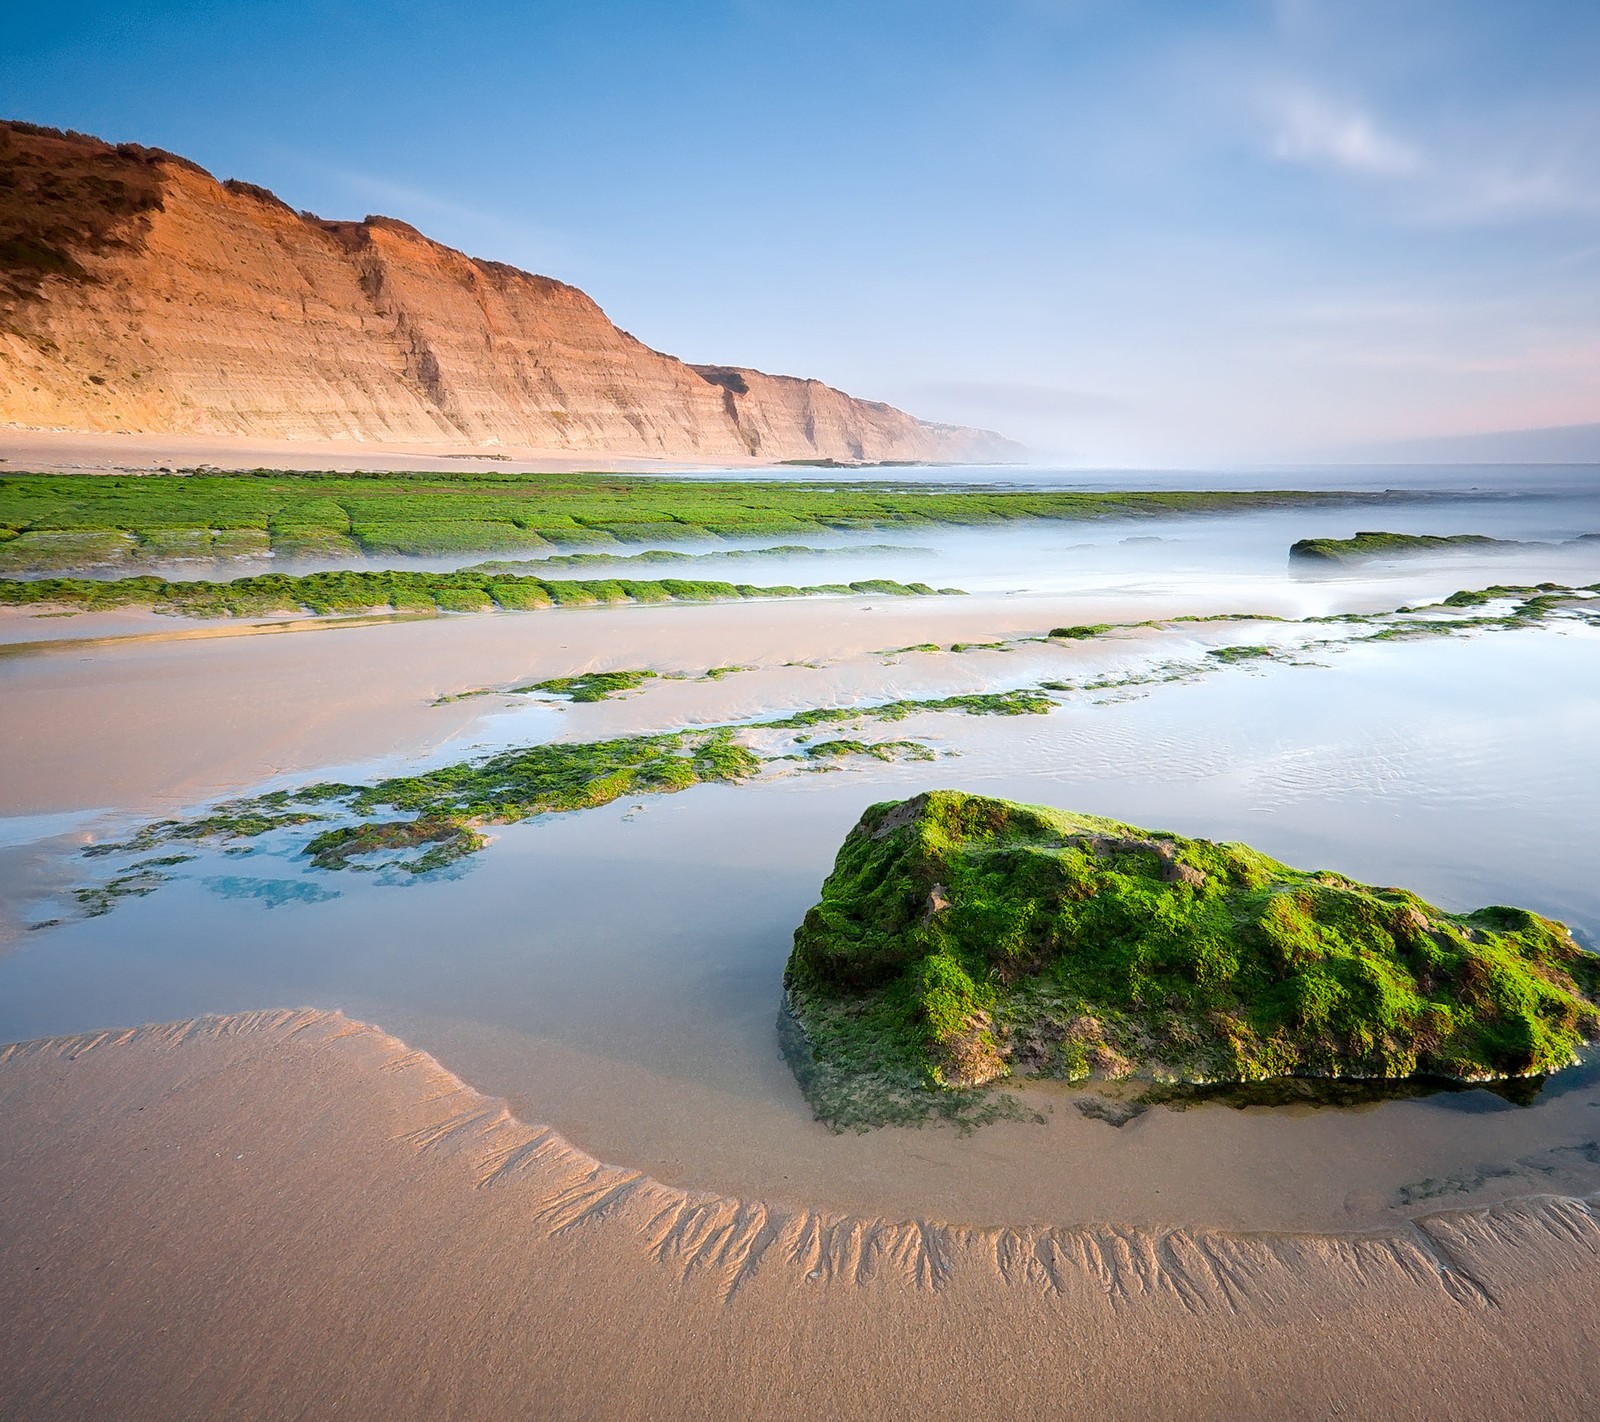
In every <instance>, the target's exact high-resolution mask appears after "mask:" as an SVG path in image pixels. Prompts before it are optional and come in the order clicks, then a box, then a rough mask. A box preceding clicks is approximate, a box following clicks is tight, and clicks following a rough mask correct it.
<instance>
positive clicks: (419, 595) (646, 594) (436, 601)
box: [0, 569, 962, 617]
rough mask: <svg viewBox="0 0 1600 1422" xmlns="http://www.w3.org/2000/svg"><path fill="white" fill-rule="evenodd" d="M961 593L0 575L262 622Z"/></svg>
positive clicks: (613, 582) (875, 587)
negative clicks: (279, 617)
mask: <svg viewBox="0 0 1600 1422" xmlns="http://www.w3.org/2000/svg"><path fill="white" fill-rule="evenodd" d="M867 594H870V595H873V596H878V597H934V596H937V595H940V594H945V595H950V596H961V595H962V590H961V589H960V588H937V589H936V588H931V587H929V586H928V585H927V584H926V583H900V582H895V581H893V580H892V579H889V578H866V579H858V580H857V581H855V582H850V583H815V584H811V585H808V586H806V587H795V586H792V585H790V584H782V585H779V586H773V587H758V586H755V585H754V584H751V583H727V582H708V581H704V580H700V581H691V580H688V579H684V578H654V579H647V580H640V579H623V578H589V579H575V578H563V579H544V578H534V577H513V576H500V575H491V574H486V573H480V572H474V571H472V570H471V569H466V570H463V571H461V572H457V573H416V572H406V571H397V570H394V569H385V570H382V571H377V572H349V571H341V572H336V573H308V574H304V575H301V576H298V577H296V576H290V575H286V574H282V573H266V574H262V575H260V576H258V577H247V578H235V579H233V580H232V581H231V582H210V581H189V582H185V581H172V580H169V579H167V578H161V577H153V576H146V577H137V578H116V579H96V578H33V579H21V578H0V607H59V608H63V609H66V610H69V611H73V612H95V611H102V610H104V609H107V608H113V607H133V608H150V609H153V610H154V611H156V612H167V613H173V614H176V615H179V616H184V617H265V616H271V615H273V614H277V613H310V614H312V615H313V616H317V617H325V616H329V615H330V614H333V613H339V612H369V611H372V610H374V609H381V608H392V609H393V610H394V611H396V612H422V613H435V612H489V611H499V612H533V611H538V610H540V609H542V608H548V607H598V606H609V605H615V604H623V603H638V604H651V603H664V602H728V601H736V600H738V599H741V598H792V597H851V596H863V595H867Z"/></svg>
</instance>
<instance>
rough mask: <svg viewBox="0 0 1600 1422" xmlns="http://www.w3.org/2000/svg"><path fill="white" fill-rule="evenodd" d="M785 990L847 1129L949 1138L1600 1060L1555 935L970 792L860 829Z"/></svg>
mask: <svg viewBox="0 0 1600 1422" xmlns="http://www.w3.org/2000/svg"><path fill="white" fill-rule="evenodd" d="M785 986H786V990H787V998H788V1003H789V1007H790V1010H791V1012H792V1014H793V1016H794V1019H795V1021H796V1023H797V1024H798V1026H799V1028H800V1031H801V1033H802V1034H803V1038H804V1040H803V1042H801V1043H800V1044H798V1045H799V1046H800V1048H801V1050H800V1051H799V1052H798V1053H792V1054H791V1055H792V1056H795V1057H796V1061H797V1069H798V1070H799V1071H800V1075H801V1079H802V1085H803V1086H804V1087H805V1089H806V1090H807V1094H808V1096H809V1097H810V1098H811V1101H812V1104H813V1106H814V1107H815V1108H816V1110H817V1112H818V1115H819V1116H820V1117H821V1118H822V1119H824V1120H826V1121H828V1122H829V1123H830V1124H832V1125H834V1126H836V1127H838V1128H844V1127H849V1126H854V1127H866V1126H870V1125H874V1124H881V1123H884V1122H887V1121H903V1120H910V1119H916V1118H917V1117H918V1115H919V1114H923V1115H925V1114H929V1113H931V1112H935V1111H942V1112H944V1113H945V1114H953V1112H952V1110H951V1104H950V1103H951V1101H952V1100H956V1101H959V1102H962V1103H971V1102H972V1101H974V1100H975V1099H976V1095H977V1088H980V1087H983V1086H985V1085H986V1084H988V1083H991V1082H994V1081H996V1080H998V1079H1000V1078H1002V1077H1006V1076H1009V1075H1012V1074H1013V1073H1018V1074H1022V1073H1028V1074H1035V1075H1043V1076H1052V1077H1057V1078H1062V1079H1066V1080H1081V1079H1084V1078H1087V1077H1090V1076H1100V1077H1104V1078H1123V1077H1137V1078H1144V1079H1148V1080H1151V1081H1164V1082H1226V1081H1235V1082H1243V1081H1260V1080H1265V1079H1268V1078H1273V1077H1285V1076H1312V1077H1328V1078H1334V1077H1346V1078H1404V1077H1412V1076H1430V1077H1443V1078H1451V1079H1455V1080H1463V1081H1485V1080H1499V1079H1506V1078H1511V1077H1522V1076H1530V1075H1539V1074H1543V1073H1546V1072H1550V1071H1554V1070H1556V1069H1558V1068H1561V1067H1565V1066H1569V1065H1572V1064H1573V1063H1574V1062H1575V1061H1576V1060H1577V1058H1578V1054H1579V1052H1580V1050H1581V1048H1582V1047H1583V1045H1584V1043H1586V1042H1588V1041H1593V1040H1594V1039H1595V1038H1596V1037H1600V1011H1597V1007H1596V999H1597V995H1600V958H1597V957H1596V956H1595V955H1592V954H1590V953H1588V952H1586V951H1585V950H1584V949H1583V948H1582V947H1580V946H1579V945H1578V943H1577V942H1576V941H1575V940H1574V939H1573V937H1572V935H1571V933H1570V932H1569V931H1568V930H1567V929H1566V928H1565V927H1564V926H1563V925H1561V924H1559V923H1556V922H1553V921H1552V920H1550V919H1547V918H1543V917H1541V916H1540V915H1538V914H1536V913H1531V912H1528V911H1527V910H1524V909H1518V908H1506V907H1493V908H1484V909H1480V910H1478V911H1477V912H1475V913H1468V914H1451V913H1446V912H1444V911H1443V910H1441V909H1439V908H1436V907H1435V906H1433V905H1432V904H1429V903H1426V902H1425V901H1423V900H1422V899H1420V898H1418V897H1417V896H1416V895H1415V894H1412V893H1409V892H1407V891H1406V890H1404V889H1397V888H1375V887H1372V886H1370V885H1366V884H1359V883H1356V882H1354V881H1353V880H1350V879H1348V878H1345V877H1344V876H1343V875H1340V874H1336V873H1331V872H1328V871H1321V872H1315V873H1311V872H1306V871H1302V870H1298V869H1292V868H1290V867H1288V866H1287V865H1284V864H1280V863H1278V862H1276V861H1275V860H1272V859H1269V858H1267V857H1266V856H1265V855H1262V854H1259V853H1257V852H1256V851H1254V850H1252V849H1250V848H1248V847H1247V846H1245V845H1240V844H1213V843H1211V842H1209V841H1207V840H1201V839H1187V838H1184V837H1183V836H1181V835H1176V834H1170V833H1167V832H1165V831H1154V830H1144V829H1138V828H1135V827H1133V826H1130V825H1125V824H1119V823H1116V822H1114V821H1111V820H1106V819H1100V818H1096V817H1093V816H1089V815H1078V814H1071V813H1068V812H1066V811H1061V810H1053V809H1047V808H1044V807H1042V806H1032V805H1019V804H1013V803H1010V802H1008V801H1003V800H996V799H988V798H985V797H982V796H976V795H967V794H962V793H960V792H958V791H930V792H928V793H926V794H922V795H918V796H916V797H915V798H914V799H911V800H906V801H903V802H887V803H884V804H879V805H874V806H872V807H871V808H869V809H868V810H867V811H866V812H865V814H863V816H862V817H861V820H860V823H858V824H857V825H856V827H855V828H854V829H853V830H852V831H851V832H850V834H849V835H848V836H847V838H846V840H845V842H844V845H843V846H842V847H841V849H840V851H839V855H838V860H837V862H836V864H835V866H834V870H833V873H832V874H831V875H830V876H829V878H828V880H827V882H826V883H825V884H824V886H823V890H822V898H821V901H820V902H819V903H818V904H817V905H816V906H815V907H814V908H812V909H811V910H810V912H809V913H807V915H806V918H805V921H804V922H803V923H802V924H801V926H800V928H799V929H798V930H797V931H796V933H795V943H794V951H793V953H792V955H791V956H790V959H789V964H788V968H787V971H786V973H785Z"/></svg>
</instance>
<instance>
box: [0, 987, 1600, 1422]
mask: <svg viewBox="0 0 1600 1422" xmlns="http://www.w3.org/2000/svg"><path fill="white" fill-rule="evenodd" d="M0 1277H3V1278H4V1279H5V1281H6V1283H5V1290H4V1295H3V1297H0V1415H4V1416H6V1417H18V1418H21V1417H26V1418H30V1419H32V1418H52V1417H82V1416H87V1415H96V1416H113V1417H119V1418H141V1417H149V1418H162V1419H168V1418H189V1417H195V1418H200V1417H205V1418H212V1417H220V1416H248V1417H329V1416H341V1417H386V1418H394V1417H428V1418H433V1417H441V1416H449V1417H470V1418H496V1417H503V1416H504V1417H511V1416H516V1417H530V1416H531V1417H540V1418H569V1417H570V1418H587V1417H608V1418H609V1417H652V1418H673V1417H686V1418H687V1417H760V1418H790V1417H792V1418H805V1419H819V1418H834V1417H839V1418H854V1417H861V1418H898V1417H912V1416H916V1417H924V1418H937V1417H950V1416H965V1415H969V1414H972V1413H974V1412H978V1413H981V1414H983V1415H989V1416H995V1415H998V1416H1001V1417H1013V1416H1018V1417H1020V1416H1039V1417H1069V1416H1071V1417H1082V1416H1089V1417H1096V1418H1123V1417H1127V1418H1137V1419H1140V1422H1149V1419H1153V1418H1162V1417H1183V1418H1209V1417H1217V1418H1223V1417H1227V1418H1234V1419H1239V1418H1257V1417H1259V1418H1283V1417H1287V1416H1293V1415H1306V1416H1311V1417H1325V1416H1351V1415H1355V1416H1364V1417H1396V1418H1408V1417H1419V1418H1421V1417H1427V1418H1435V1417H1437V1418H1446V1417H1448V1418H1451V1419H1470V1418H1485V1419H1489V1418H1494V1419H1500V1418H1506V1417H1513V1416H1529V1415H1535V1414H1537V1415H1540V1416H1543V1417H1551V1418H1564V1417H1572V1418H1578V1417H1588V1416H1592V1415H1593V1403H1592V1396H1593V1393H1594V1390H1595V1388H1596V1386H1597V1384H1600V1351H1597V1349H1596V1344H1597V1342H1600V1292H1597V1290H1596V1289H1595V1284H1596V1282H1597V1280H1600V1218H1597V1216H1596V1213H1595V1209H1594V1207H1593V1205H1592V1203H1591V1202H1590V1201H1587V1200H1578V1199H1572V1198H1563V1197H1552V1196H1544V1197H1540V1198H1535V1199H1530V1200H1526V1201H1522V1202H1518V1203H1515V1204H1506V1205H1499V1206H1494V1207H1491V1208H1487V1209H1482V1210H1476V1211H1470V1212H1460V1213H1453V1214H1439V1215H1434V1216H1431V1217H1428V1218H1426V1219H1423V1220H1420V1221H1418V1222H1416V1224H1415V1226H1414V1227H1412V1228H1408V1229H1407V1230H1405V1231H1404V1232H1402V1233H1388V1234H1368V1235H1360V1236H1345V1237H1337V1236H1318V1235H1283V1234H1279V1235H1271V1234H1254V1235H1238V1234H1233V1235H1230V1234H1224V1233H1218V1232H1193V1231H1165V1232H1163V1231H1141V1230H1135V1229H1131V1228H1117V1227H1115V1226H1113V1225H1107V1226H1105V1227H1101V1228H1094V1229H1049V1228H1040V1227H1029V1228H1022V1229H994V1228H990V1229H974V1228H966V1227H963V1226H962V1225H961V1224H960V1223H959V1222H953V1223H946V1222H934V1221H907V1222H887V1221H882V1220H871V1219H861V1218H850V1217H847V1216H842V1215H832V1214H826V1213H819V1212H812V1211H807V1210H804V1209H788V1210H782V1209H768V1208H765V1207H764V1206H763V1205H761V1204H760V1203H757V1202H753V1201H736V1200H731V1199H724V1198H721V1197H717V1196H712V1195H705V1194H691V1193H686V1192H683V1191H679V1190H675V1189H671V1188H669V1187H666V1186H663V1185H660V1184H658V1183H656V1182H654V1181H652V1180H650V1179H648V1178H647V1177H644V1176H642V1175H640V1174H638V1173H637V1172H633V1171H628V1170H621V1169H616V1168H612V1167H608V1166H604V1165H601V1164H598V1163H596V1162H595V1161H594V1160H592V1159H591V1158H589V1157H588V1156H585V1155H583V1154H582V1153H581V1152H579V1151H577V1150H575V1149H574V1148H573V1147H571V1146H569V1145H568V1144H567V1143H565V1142H564V1141H562V1140H561V1139H560V1138H559V1137H557V1136H556V1135H554V1134H553V1133H551V1132H549V1131H547V1130H542V1129H540V1128H539V1127H537V1126H529V1125H524V1124H522V1123H521V1122H519V1121H517V1120H515V1119H514V1118H513V1117H512V1116H511V1114H510V1113H509V1112H508V1111H507V1109H506V1108H505V1107H504V1106H503V1105H502V1104H501V1103H499V1102H496V1101H493V1100H490V1099H486V1098H484V1097H482V1096H481V1095H479V1094H478V1093H476V1092H475V1091H473V1090H472V1089H471V1088H469V1087H467V1086H465V1085H463V1084H462V1083H461V1082H460V1081H458V1080H457V1079H456V1078H455V1077H453V1076H451V1075H450V1074H449V1073H447V1072H446V1071H444V1070H443V1068H441V1067H440V1066H439V1065H438V1064H437V1063H436V1062H435V1061H433V1059H432V1058H430V1057H428V1056H426V1055H424V1054H421V1053H417V1052H412V1051H410V1050H408V1049H407V1048H406V1047H405V1045H404V1044H403V1043H401V1042H399V1041H397V1040H395V1039H394V1038H392V1037H390V1036H388V1035H386V1034H385V1033H383V1032H382V1031H380V1030H378V1029H377V1028H373V1027H367V1026H362V1025H360V1024H358V1023H354V1022H351V1021H349V1020H347V1019H345V1018H344V1017H342V1016H340V1015H338V1014H330V1013H319V1012H309V1011H301V1012H289V1011H285V1012H271V1013H258V1014H250V1015H245V1016H239V1017H231V1018H215V1017H214V1018H203V1019H198V1020H196V1021H192V1022H188V1023H180V1024H175V1025H172V1026H166V1027H151V1028H143V1029H139V1030H137V1031H128V1032H115V1033H104V1034H98V1035H92V1036H84V1037H74V1038H58V1039H53V1040H48V1041H43V1042H36V1043H29V1044H24V1045H21V1046H16V1047H11V1048H7V1049H3V1050H0Z"/></svg>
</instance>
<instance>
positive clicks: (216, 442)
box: [0, 428, 763, 474]
mask: <svg viewBox="0 0 1600 1422" xmlns="http://www.w3.org/2000/svg"><path fill="white" fill-rule="evenodd" d="M762 463H763V461H761V460H756V459H736V458H733V457H731V456H730V457H728V458H726V459H719V460H717V461H716V463H715V465H714V466H708V465H707V464H706V462H705V461H704V460H687V459H641V458H640V457H639V456H638V455H637V454H620V453H608V452H606V451H605V450H595V451H593V452H587V451H585V452H581V453H575V452H574V451H572V450H570V449H537V448H534V447H533V446H531V445H496V446H493V447H490V448H483V449H477V450H472V449H462V450H446V449H441V448H439V447H437V446H433V447H427V446H412V445H406V444H403V443H399V444H397V443H393V442H384V441H380V440H373V441H355V440H348V439H343V440H333V439H267V438H263V437H254V436H249V437H247V436H243V435H238V436H229V435H174V434H94V433H90V432H87V431H81V430H28V429H15V428H13V429H0V465H4V466H5V467H6V469H7V471H8V472H16V473H22V472H31V473H40V474H130V473H133V474H144V473H155V472H157V471H160V470H176V469H197V468H209V469H328V470H337V471H343V472H352V471H358V470H365V471H371V472H385V471H409V470H427V471H432V472H438V473H445V472H450V471H454V472H456V473H466V472H483V473H493V472H496V471H499V472H502V473H505V472H510V471H513V470H528V469H531V470H539V471H545V470H548V471H550V472H553V473H570V472H572V471H576V470H586V469H599V470H606V471H615V472H626V473H634V474H652V473H656V474H667V473H679V472H682V471H684V470H686V469H705V468H708V467H715V468H719V469H722V468H734V467H744V466H748V467H751V468H755V467H759V466H760V465H761V464H762Z"/></svg>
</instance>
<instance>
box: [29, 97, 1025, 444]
mask: <svg viewBox="0 0 1600 1422" xmlns="http://www.w3.org/2000/svg"><path fill="white" fill-rule="evenodd" d="M0 425H11V426H14V427H26V428H45V429H69V430H75V431H97V432H105V431H128V432H133V433H158V434H176V435H202V436H204V435H213V436H225V437H227V436H232V437H237V436H254V437H264V438H274V439H318V440H328V439H333V440H351V441H365V442H373V443H379V442H382V443H395V442H399V443H404V444H406V445H410V446H417V447H422V448H441V447H442V448H449V447H457V448H467V447H472V448H482V447H486V446H488V447H493V446H506V447H524V448H535V449H549V450H572V451H587V450H593V451H596V452H612V453H618V454H631V455H643V456H652V457H662V458H684V459H707V460H722V459H738V460H744V459H750V458H754V459H758V460H770V461H776V460H784V459H836V460H840V461H849V462H855V461H876V460H966V459H993V458H997V457H1004V456H1005V455H1006V454H1007V453H1008V451H1014V448H1015V447H1014V446H1009V445H1008V443H1007V442H1006V441H1004V440H1001V439H1000V438H999V437H998V436H993V435H989V434H986V433H985V432H983V431H977V430H968V429H959V428H956V427H953V426H946V425H936V424H930V423H927V422H925V421H922V420H918V419H915V418H913V417H912V416H910V415H907V414H905V413H903V412H902V411H900V410H896V409H894V408H892V407H891V406H888V405H883V404H877V403H873V402H870V401H864V400H857V399H855V398H853V397H851V396H849V395H846V394H844V393H842V392H841V391H838V390H835V389H833V388H831V387H830V386H827V385H824V384H822V383H821V382H820V381H815V380H802V379H796V378H792V377H789V376H774V375H766V374H763V373H761V372H760V371H755V370H745V369H739V368H734V367H725V366H693V365H688V364H685V363H684V362H683V361H680V360H677V359H675V358H673V357H672V356H668V355H663V354H662V353H661V352H659V351H655V350H652V349H650V347H648V346H646V345H645V344H644V343H643V342H641V341H638V340H636V339H635V338H634V337H632V336H630V335H629V334H628V333H627V332H625V331H622V330H619V329H618V328H617V327H616V326H615V325H613V324H612V323H611V321H610V320H608V319H607V317H606V315H605V313H604V312H602V311H601V309H600V308H599V306H597V305H596V304H595V302H594V301H592V300H591V299H590V298H589V297H588V296H586V295H585V294H584V293H583V292H581V291H579V290H577V289H576V288H575V287H571V286H568V285H566V284H565V283H563V282H559V281H555V280H553V279H552V278H550V277H543V276H534V275H530V274H529V273H527V272H523V271H519V270H517V269H516V268H514V267H510V266H506V265H504V264H502V263H499V262H490V261H482V260H479V259H476V258H473V257H468V256H465V255H463V254H462V253H460V252H458V251H455V250H453V249H452V248H449V247H446V246H444V245H442V244H441V243H438V242H435V241H432V240H431V239H429V238H428V237H425V236H424V235H423V234H422V233H420V232H418V231H417V230H416V229H415V228H413V227H410V226H408V225H407V224H406V223H404V222H399V221H396V220H394V219H392V218H387V217H368V218H366V219H365V220H364V221H361V222H329V221H324V220H322V219H320V218H318V217H316V216H314V215H312V214H310V213H297V212H295V211H294V210H293V209H292V208H290V207H289V206H287V205H286V204H285V203H283V202H281V201H280V200H279V199H278V198H276V197H275V196H273V194H271V193H269V192H267V191H266V190H265V189H262V188H258V187H255V186H254V185H252V184H248V183H242V182H236V181H232V180H230V181H228V182H225V183H219V182H218V181H216V179H214V178H213V177H212V176H211V175H210V174H209V173H207V172H205V171H204V170H203V169H201V168H199V167H197V166H196V165H194V164H192V163H190V162H188V161H187V160H185V159H182V158H178V157H176V156H174V155H172V154H169V153H164V152H161V151H159V150H155V149H147V148H142V147H139V146H137V145H133V144H121V145H117V146H112V145H109V144H106V143H102V142H100V141H99V140H97V139H93V138H88V137H85V136H83V135H81V134H67V133H59V132H56V131H54V130H47V129H40V128H35V127H33V126H31V125H26V124H18V123H0Z"/></svg>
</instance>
